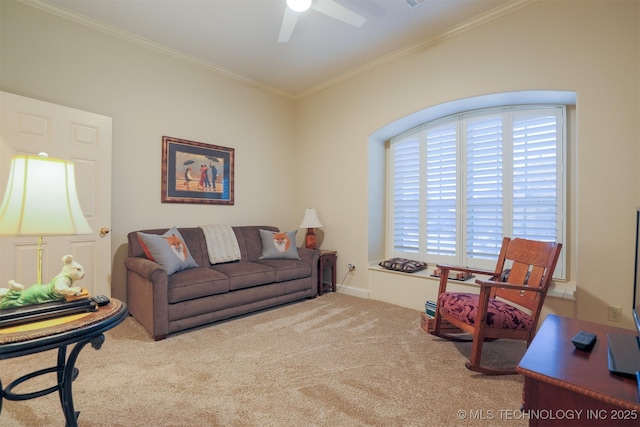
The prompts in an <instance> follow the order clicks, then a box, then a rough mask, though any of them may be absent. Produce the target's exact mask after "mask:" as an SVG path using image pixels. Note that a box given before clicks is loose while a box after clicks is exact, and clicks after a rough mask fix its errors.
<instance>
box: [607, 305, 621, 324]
mask: <svg viewBox="0 0 640 427" xmlns="http://www.w3.org/2000/svg"><path fill="white" fill-rule="evenodd" d="M609 320H611V321H612V322H622V307H620V306H617V305H610V306H609Z"/></svg>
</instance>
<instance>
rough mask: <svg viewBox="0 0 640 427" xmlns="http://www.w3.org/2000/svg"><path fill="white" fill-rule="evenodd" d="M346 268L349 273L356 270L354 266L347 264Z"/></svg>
mask: <svg viewBox="0 0 640 427" xmlns="http://www.w3.org/2000/svg"><path fill="white" fill-rule="evenodd" d="M347 268H348V269H349V271H353V270H355V269H356V265H355V264H347Z"/></svg>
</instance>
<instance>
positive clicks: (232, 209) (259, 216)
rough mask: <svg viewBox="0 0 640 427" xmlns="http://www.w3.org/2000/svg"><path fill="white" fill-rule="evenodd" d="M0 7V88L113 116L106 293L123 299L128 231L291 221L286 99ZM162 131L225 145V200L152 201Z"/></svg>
mask: <svg viewBox="0 0 640 427" xmlns="http://www.w3.org/2000/svg"><path fill="white" fill-rule="evenodd" d="M0 8H1V12H0V13H1V17H0V18H1V19H2V21H1V27H0V31H1V34H0V35H1V43H2V44H1V49H2V50H1V51H0V53H1V65H0V67H1V68H0V79H1V80H0V86H1V87H0V88H1V89H2V90H3V91H7V92H12V93H16V94H18V95H23V96H28V97H31V98H36V99H41V100H44V101H48V102H53V103H56V104H61V105H65V106H68V107H73V108H78V109H81V110H86V111H91V112H94V113H99V114H103V115H106V116H110V117H112V118H113V178H112V184H113V185H112V191H113V195H112V196H113V197H112V224H111V228H112V229H113V233H112V252H113V280H112V288H113V289H112V294H113V296H115V297H119V298H122V299H125V298H126V291H125V289H126V288H125V273H124V267H123V264H122V262H123V259H124V257H125V256H126V235H127V233H128V232H130V231H133V230H138V229H141V228H153V227H168V226H172V225H176V226H197V225H200V224H212V223H219V224H233V225H243V224H254V225H258V224H260V225H262V224H267V225H275V226H278V227H280V228H283V229H294V228H296V227H297V226H298V225H299V224H300V221H301V220H302V215H303V209H292V207H295V206H296V203H295V201H294V200H293V197H292V196H291V195H292V194H294V190H295V186H294V183H293V179H292V178H293V176H294V172H293V171H292V165H294V164H295V158H294V153H295V150H294V146H293V102H292V101H291V100H288V99H284V98H282V97H279V96H275V95H273V94H270V93H267V92H264V91H262V90H260V89H256V88H254V87H251V86H248V85H246V84H243V83H239V82H237V81H235V80H231V79H229V78H227V77H222V76H220V75H218V74H216V73H213V72H211V71H209V70H206V69H204V68H201V67H198V66H195V65H192V64H189V63H187V62H185V61H181V60H177V59H175V58H172V57H169V56H167V55H164V54H161V53H156V52H154V51H151V50H148V49H145V48H143V47H140V46H138V45H135V44H132V43H129V42H127V41H125V40H122V39H119V38H116V37H113V36H109V35H106V34H104V33H101V32H99V31H96V30H93V29H89V28H87V27H84V26H82V25H79V24H76V23H73V22H71V21H68V20H65V19H62V18H59V17H56V16H54V15H51V14H49V13H46V12H43V11H40V10H38V9H35V8H32V7H29V6H27V5H25V4H22V3H19V2H15V1H4V0H3V1H1V2H0ZM163 135H167V136H173V137H178V138H184V139H189V140H193V141H200V142H206V143H210V144H216V145H222V146H225V147H233V148H234V149H235V158H236V173H235V205H234V206H214V205H193V204H190V205H183V204H162V203H161V202H160V179H161V175H160V166H161V155H162V149H161V148H162V136H163ZM0 280H2V279H0ZM5 280H6V279H5Z"/></svg>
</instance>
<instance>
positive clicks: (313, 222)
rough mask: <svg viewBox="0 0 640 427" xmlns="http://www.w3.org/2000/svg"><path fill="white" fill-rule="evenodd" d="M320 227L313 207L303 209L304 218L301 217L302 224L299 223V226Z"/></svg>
mask: <svg viewBox="0 0 640 427" xmlns="http://www.w3.org/2000/svg"><path fill="white" fill-rule="evenodd" d="M318 227H322V223H321V222H320V220H319V219H318V214H317V212H316V210H315V209H311V208H309V209H305V211H304V218H303V219H302V224H300V228H318Z"/></svg>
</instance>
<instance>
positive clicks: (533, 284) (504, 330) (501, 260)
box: [431, 237, 562, 375]
mask: <svg viewBox="0 0 640 427" xmlns="http://www.w3.org/2000/svg"><path fill="white" fill-rule="evenodd" d="M561 249H562V244H561V243H549V242H539V241H534V240H526V239H519V238H516V239H513V240H512V239H510V238H508V237H505V238H504V239H503V241H502V248H501V250H500V255H499V257H498V263H497V264H496V269H495V271H493V272H492V271H487V270H479V269H473V268H464V267H455V266H451V265H442V264H438V266H437V267H438V268H439V269H440V270H441V275H440V288H439V290H438V300H437V310H436V313H435V319H434V326H433V329H432V330H431V334H433V335H436V336H438V337H441V338H445V339H448V340H451V341H473V346H472V348H471V357H470V359H471V360H470V361H469V362H467V363H466V364H465V366H466V367H467V368H468V369H471V370H472V371H477V372H481V373H484V374H489V375H504V374H515V373H516V372H515V367H514V368H513V369H508V370H505V369H495V368H491V367H488V366H483V365H481V363H480V362H481V356H482V344H483V342H484V341H492V340H495V339H498V338H508V339H518V340H526V341H527V347H528V346H529V344H530V343H531V340H532V339H533V336H534V335H535V333H536V326H537V324H538V319H539V317H540V310H541V309H542V304H543V303H544V299H545V296H546V294H547V290H548V289H549V284H550V283H551V278H552V276H553V271H554V270H555V268H556V263H557V262H558V257H559V256H560V250H561ZM505 265H510V268H509V269H507V270H505ZM450 271H458V272H468V273H471V274H481V275H488V276H490V277H489V280H476V283H477V284H478V285H480V294H479V295H478V294H472V293H462V292H447V283H448V281H449V280H448V277H449V272H450ZM521 308H524V309H526V310H528V311H529V312H530V313H527V312H525V310H522V309H521ZM443 319H446V320H447V321H448V322H449V323H451V324H452V325H454V326H456V327H457V328H459V329H461V330H462V332H466V333H468V334H472V335H473V338H472V339H464V338H462V337H458V336H456V335H453V334H450V333H442V332H441V327H442V323H443V322H442V320H443Z"/></svg>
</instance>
